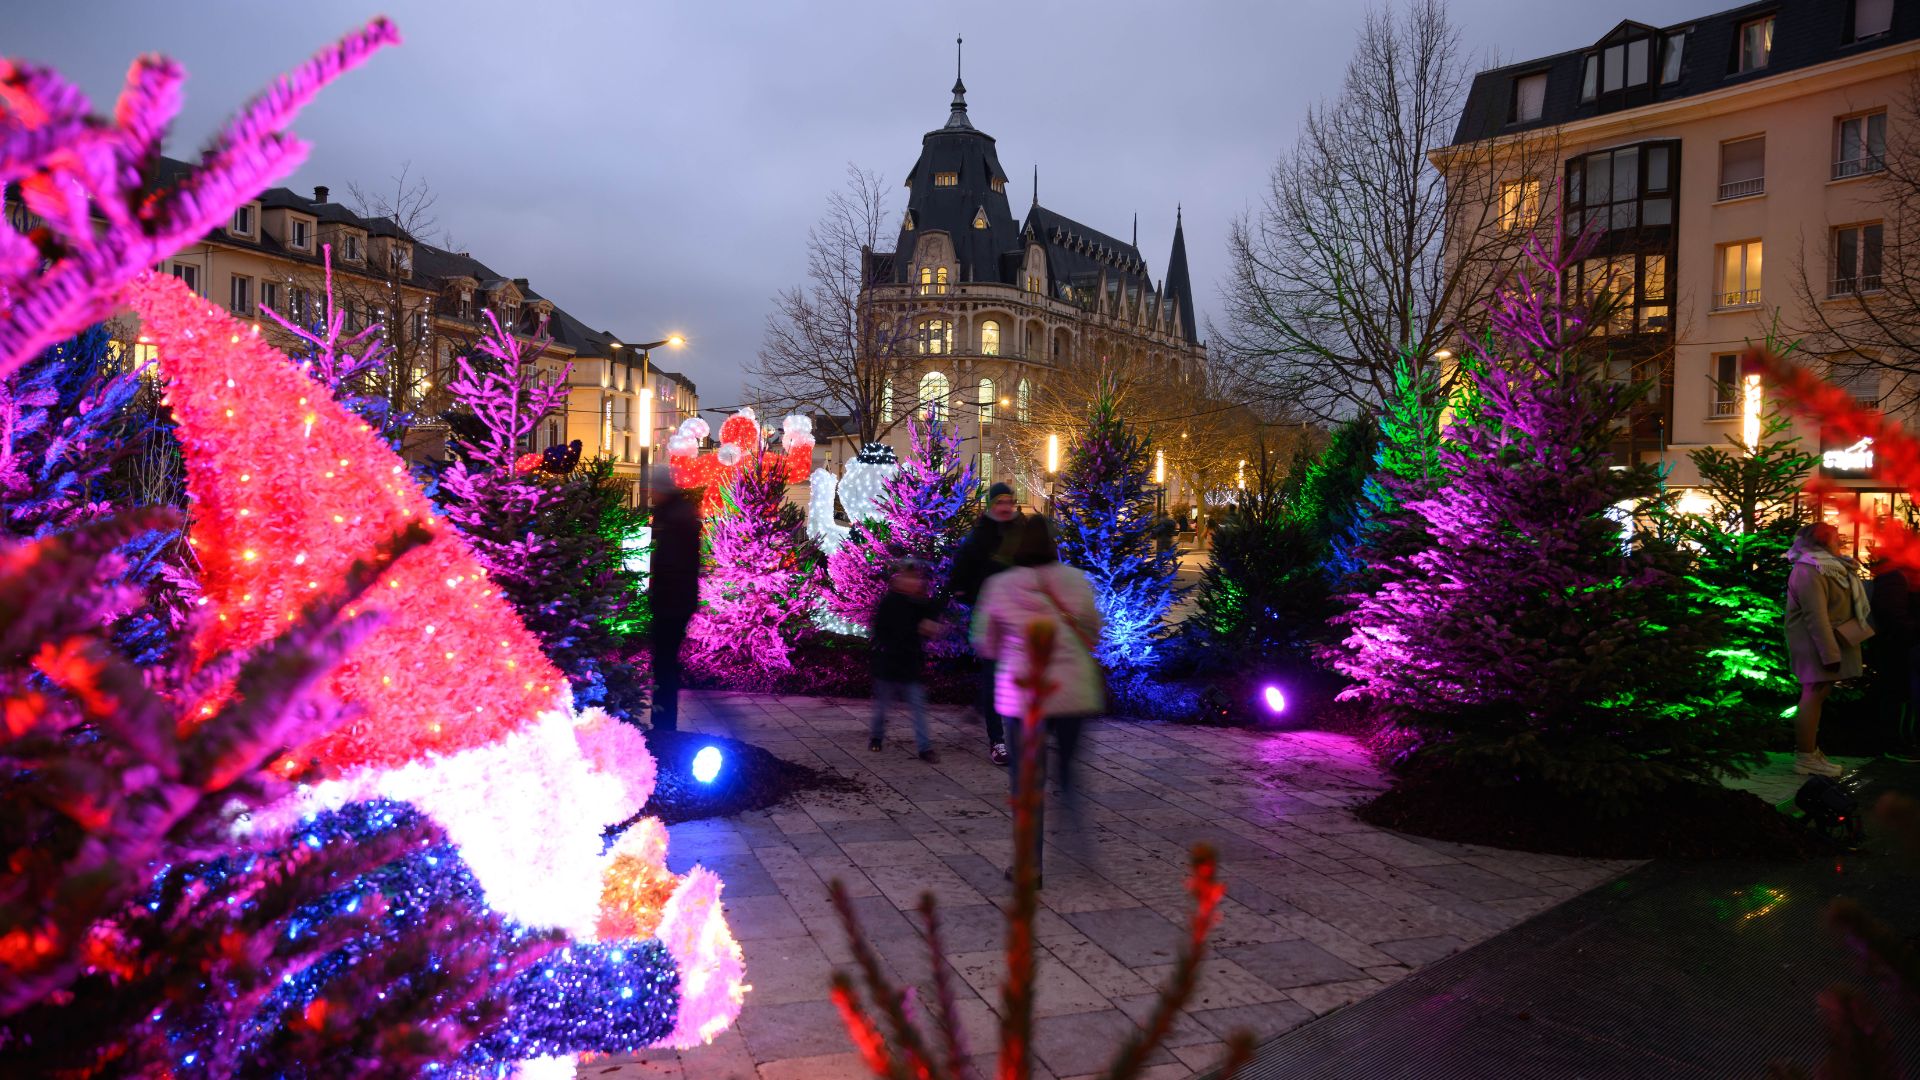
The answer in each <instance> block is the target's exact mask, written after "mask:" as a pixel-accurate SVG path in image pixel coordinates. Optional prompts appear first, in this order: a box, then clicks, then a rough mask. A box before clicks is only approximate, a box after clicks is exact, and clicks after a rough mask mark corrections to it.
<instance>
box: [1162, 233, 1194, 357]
mask: <svg viewBox="0 0 1920 1080" xmlns="http://www.w3.org/2000/svg"><path fill="white" fill-rule="evenodd" d="M1166 291H1167V294H1168V298H1169V299H1171V300H1172V301H1173V302H1174V305H1175V306H1176V307H1177V308H1178V309H1179V318H1180V328H1179V329H1180V335H1181V336H1182V337H1184V338H1186V339H1187V340H1188V341H1190V342H1197V341H1199V340H1200V334H1199V327H1198V326H1197V325H1196V324H1195V320H1194V311H1193V279H1192V278H1191V277H1190V276H1188V273H1187V236H1186V230H1185V228H1184V226H1183V224H1182V222H1181V208H1180V206H1179V205H1178V204H1175V205H1174V209H1173V253H1172V254H1171V255H1169V256H1168V257H1167V281H1166Z"/></svg>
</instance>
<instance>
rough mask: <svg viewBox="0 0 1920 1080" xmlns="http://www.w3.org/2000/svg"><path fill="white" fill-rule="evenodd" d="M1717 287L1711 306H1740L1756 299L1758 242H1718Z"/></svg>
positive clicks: (1758, 300) (1752, 302)
mask: <svg viewBox="0 0 1920 1080" xmlns="http://www.w3.org/2000/svg"><path fill="white" fill-rule="evenodd" d="M1719 263H1720V289H1719V291H1718V292H1716V293H1715V294H1714V298H1713V299H1714V305H1713V306H1714V307H1719V308H1731V307H1743V306H1746V305H1748V304H1757V303H1759V302H1760V263H1761V252H1760V241H1758V240H1748V241H1746V242H1745V243H1740V244H1722V245H1720V251H1719Z"/></svg>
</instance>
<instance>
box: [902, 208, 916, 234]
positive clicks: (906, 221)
mask: <svg viewBox="0 0 1920 1080" xmlns="http://www.w3.org/2000/svg"><path fill="white" fill-rule="evenodd" d="M900 228H901V229H902V230H903V231H905V232H912V231H913V211H911V210H909V211H907V216H906V217H904V218H901V219H900Z"/></svg>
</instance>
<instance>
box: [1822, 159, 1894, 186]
mask: <svg viewBox="0 0 1920 1080" xmlns="http://www.w3.org/2000/svg"><path fill="white" fill-rule="evenodd" d="M1886 167H1887V159H1886V157H1885V156H1884V155H1881V154H1863V155H1861V156H1859V157H1853V158H1848V159H1846V160H1845V161H1836V162H1834V163H1833V178H1834V179H1835V180H1848V179H1851V178H1853V177H1856V176H1865V175H1867V174H1868V173H1877V172H1881V171H1883V170H1885V169H1886Z"/></svg>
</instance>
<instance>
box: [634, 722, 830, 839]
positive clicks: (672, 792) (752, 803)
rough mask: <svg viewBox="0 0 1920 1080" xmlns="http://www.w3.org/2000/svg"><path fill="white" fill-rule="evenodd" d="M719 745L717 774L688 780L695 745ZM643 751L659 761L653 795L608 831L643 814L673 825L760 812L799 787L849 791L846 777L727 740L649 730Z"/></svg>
mask: <svg viewBox="0 0 1920 1080" xmlns="http://www.w3.org/2000/svg"><path fill="white" fill-rule="evenodd" d="M708 746H714V747H718V748H719V749H720V753H721V756H722V764H721V767H720V774H719V775H718V776H716V777H714V780H713V782H712V783H710V784H703V783H701V782H699V781H698V780H695V779H694V778H693V757H694V755H695V754H697V753H699V752H700V750H701V749H703V748H705V747H708ZM647 749H648V750H649V751H650V752H651V753H652V754H653V758H654V761H655V762H657V763H658V764H659V768H660V771H659V777H658V779H657V780H656V781H655V783H654V788H653V797H652V798H651V799H648V800H647V805H646V806H645V807H644V808H642V809H641V811H640V813H638V814H636V815H634V816H633V818H631V819H629V820H627V821H623V822H621V823H620V824H619V825H616V826H614V827H613V828H612V829H610V830H608V831H609V832H610V833H617V832H619V831H621V830H623V829H625V828H626V827H627V826H629V825H631V824H633V822H634V821H637V820H639V819H640V818H643V817H657V818H659V819H660V820H661V821H662V822H663V823H665V824H668V825H676V824H679V823H680V822H682V821H696V820H698V819H700V818H711V817H729V816H731V815H734V814H738V813H741V812H742V811H746V810H765V809H766V808H768V807H770V806H776V805H778V804H780V803H782V802H784V801H786V800H787V799H789V798H792V797H793V796H794V795H797V794H799V793H800V792H802V791H814V790H821V789H825V790H830V791H839V790H849V789H851V788H857V785H854V784H853V782H852V781H851V780H849V779H848V778H846V777H843V776H839V775H836V774H834V773H828V772H821V771H820V770H818V769H811V768H808V767H807V766H805V765H796V764H794V763H793V762H791V761H786V760H783V759H781V758H778V757H775V756H774V755H773V754H770V753H768V752H767V751H765V750H762V749H760V748H759V747H757V746H753V745H751V744H748V743H743V742H741V741H740V740H738V739H729V738H727V737H725V736H724V735H702V734H699V733H697V732H691V731H649V732H647Z"/></svg>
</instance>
